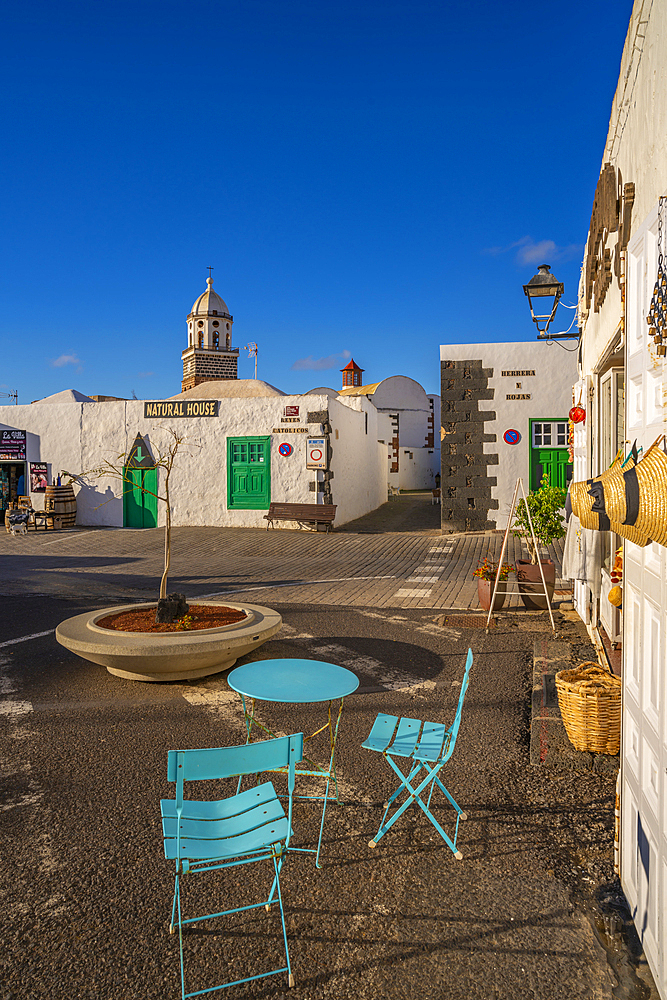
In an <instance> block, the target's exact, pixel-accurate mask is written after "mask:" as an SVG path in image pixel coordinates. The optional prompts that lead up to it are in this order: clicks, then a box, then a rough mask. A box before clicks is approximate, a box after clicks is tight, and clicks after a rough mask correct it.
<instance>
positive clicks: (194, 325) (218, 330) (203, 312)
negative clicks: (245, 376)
mask: <svg viewBox="0 0 667 1000" xmlns="http://www.w3.org/2000/svg"><path fill="white" fill-rule="evenodd" d="M210 270H211V269H209V276H208V278H207V279H206V284H207V285H208V288H207V289H206V291H205V292H203V293H202V294H201V295H200V296H199V298H198V299H197V301H196V302H195V304H194V305H193V307H192V309H191V311H190V314H189V316H188V319H187V323H188V346H187V349H186V350H185V351H183V354H182V355H181V357H182V359H183V381H182V382H181V392H185V390H186V389H192V388H193V386H195V385H200V384H201V383H202V382H216V381H218V380H220V379H232V378H238V359H239V351H238V348H236V350H232V325H233V323H234V317H233V316H230V315H229V310H228V308H227V305H226V303H225V302H224V301H223V299H221V298H220V296H219V295H218V293H217V292H214V291H213V278H212V277H211V274H210Z"/></svg>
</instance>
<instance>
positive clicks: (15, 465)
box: [0, 428, 27, 521]
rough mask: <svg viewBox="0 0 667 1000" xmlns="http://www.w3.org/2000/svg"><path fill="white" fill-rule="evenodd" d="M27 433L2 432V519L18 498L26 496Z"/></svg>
mask: <svg viewBox="0 0 667 1000" xmlns="http://www.w3.org/2000/svg"><path fill="white" fill-rule="evenodd" d="M26 482H27V481H26V432H25V431H21V430H13V429H11V428H6V429H4V430H2V431H0V518H2V521H4V516H5V511H6V510H7V508H8V507H9V506H10V505H11V504H16V503H17V502H18V498H19V497H22V496H26Z"/></svg>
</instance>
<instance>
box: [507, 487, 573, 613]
mask: <svg viewBox="0 0 667 1000" xmlns="http://www.w3.org/2000/svg"><path fill="white" fill-rule="evenodd" d="M565 497H566V491H565V490H562V489H561V488H560V487H559V486H550V485H549V476H548V475H547V474H546V473H545V474H544V475H543V476H542V482H541V483H540V488H539V490H531V492H530V493H529V494H528V496H527V497H526V500H523V498H522V499H521V500H519V503H518V505H517V508H516V512H515V516H514V523H513V525H512V534H513V535H514V536H515V537H519V538H523V540H524V541H525V543H526V547H527V548H528V553H529V555H530V560H529V561H526V560H524V559H517V561H516V570H517V580H518V581H519V590H520V591H521V596H522V600H523V603H524V604H525V605H526V607H529V608H531V607H534V608H539V609H540V610H546V604H545V601H544V597H543V596H542V594H541V591H542V577H541V575H540V570H539V566H538V565H537V564H538V559H539V551H538V548H537V546H536V545H535V544H534V542H533V535H532V533H531V530H530V525H531V522H532V526H533V532H534V534H535V539H536V541H537V543H538V545H544V546H547V545H549V544H550V543H551V542H553V541H555V540H556V539H557V538H564V537H565V526H564V521H563V514H562V510H563V507H564V506H565ZM529 513H530V518H529V516H528V515H529ZM541 562H542V572H543V573H544V580H545V583H546V585H547V592H548V595H549V601H551V598H552V597H553V592H554V588H555V586H556V567H555V566H554V564H553V562H552V561H551V560H550V559H548V560H541ZM528 594H532V595H535V596H533V597H528V596H527V595H528Z"/></svg>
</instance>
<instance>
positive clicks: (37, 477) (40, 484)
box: [30, 462, 49, 493]
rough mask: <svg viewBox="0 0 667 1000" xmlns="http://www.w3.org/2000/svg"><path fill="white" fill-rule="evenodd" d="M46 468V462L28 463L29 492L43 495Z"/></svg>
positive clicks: (46, 481) (46, 483)
mask: <svg viewBox="0 0 667 1000" xmlns="http://www.w3.org/2000/svg"><path fill="white" fill-rule="evenodd" d="M48 471H49V470H48V468H47V465H46V462H31V463H30V492H31V493H45V492H46V487H47V486H48V485H49V483H48V478H47V477H48Z"/></svg>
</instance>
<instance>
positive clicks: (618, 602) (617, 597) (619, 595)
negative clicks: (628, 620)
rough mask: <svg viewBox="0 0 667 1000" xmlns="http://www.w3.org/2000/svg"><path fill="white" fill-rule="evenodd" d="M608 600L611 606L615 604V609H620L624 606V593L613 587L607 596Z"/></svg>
mask: <svg viewBox="0 0 667 1000" xmlns="http://www.w3.org/2000/svg"><path fill="white" fill-rule="evenodd" d="M607 600H608V601H609V603H610V604H613V605H614V607H615V608H620V607H621V606H622V604H623V591H622V590H621V588H620V587H612V588H611V590H610V591H609V593H608V594H607Z"/></svg>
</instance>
